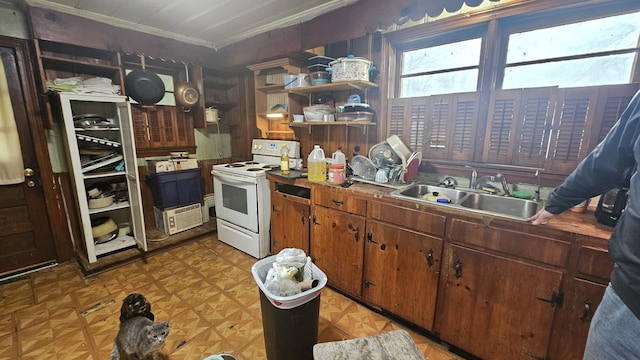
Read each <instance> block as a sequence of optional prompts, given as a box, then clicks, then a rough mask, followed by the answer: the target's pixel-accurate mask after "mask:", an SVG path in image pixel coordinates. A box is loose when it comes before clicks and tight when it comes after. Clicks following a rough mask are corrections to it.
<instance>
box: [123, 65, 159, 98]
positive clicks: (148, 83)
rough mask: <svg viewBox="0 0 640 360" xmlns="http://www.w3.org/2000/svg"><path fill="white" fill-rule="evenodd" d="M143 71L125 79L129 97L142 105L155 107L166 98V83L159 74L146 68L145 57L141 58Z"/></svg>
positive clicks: (138, 70) (133, 72)
mask: <svg viewBox="0 0 640 360" xmlns="http://www.w3.org/2000/svg"><path fill="white" fill-rule="evenodd" d="M140 59H141V63H142V69H136V70H133V71H132V72H130V73H129V74H127V76H126V77H125V78H124V85H125V89H126V91H127V95H129V97H131V98H132V99H133V100H135V101H137V102H138V103H140V104H142V105H153V104H155V103H157V102H158V101H160V100H162V98H163V97H164V83H163V82H162V79H160V77H159V76H158V74H156V73H154V72H152V71H149V70H146V69H145V68H144V55H141V56H140Z"/></svg>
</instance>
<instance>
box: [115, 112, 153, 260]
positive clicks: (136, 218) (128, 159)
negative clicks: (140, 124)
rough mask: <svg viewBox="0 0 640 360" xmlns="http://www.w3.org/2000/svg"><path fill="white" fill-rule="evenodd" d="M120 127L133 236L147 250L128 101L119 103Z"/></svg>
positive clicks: (140, 246)
mask: <svg viewBox="0 0 640 360" xmlns="http://www.w3.org/2000/svg"><path fill="white" fill-rule="evenodd" d="M118 114H119V117H120V129H121V131H122V155H123V157H124V165H125V173H126V179H127V189H128V190H129V204H130V206H131V222H132V223H133V224H132V225H133V237H134V239H135V240H136V243H137V244H138V247H139V248H141V249H142V250H144V251H147V250H148V248H147V237H146V232H145V228H144V215H143V211H142V196H141V195H140V176H139V174H138V164H137V160H136V151H135V145H134V141H133V124H132V122H131V111H130V107H129V104H128V103H126V102H122V103H118Z"/></svg>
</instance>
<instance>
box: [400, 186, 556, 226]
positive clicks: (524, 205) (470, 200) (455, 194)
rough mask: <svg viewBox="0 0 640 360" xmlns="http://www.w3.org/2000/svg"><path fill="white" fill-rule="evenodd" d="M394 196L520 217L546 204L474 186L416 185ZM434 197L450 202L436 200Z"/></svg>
mask: <svg viewBox="0 0 640 360" xmlns="http://www.w3.org/2000/svg"><path fill="white" fill-rule="evenodd" d="M434 195H435V196H434ZM391 196H393V197H396V198H401V199H407V200H412V201H417V202H421V203H427V204H438V205H443V206H450V207H454V208H458V209H460V210H468V211H472V212H478V213H484V214H488V215H497V216H503V217H508V218H511V219H516V220H526V219H528V218H529V217H531V216H533V215H535V214H536V213H537V212H538V210H540V209H542V207H543V206H544V205H543V203H542V201H533V200H526V199H519V198H514V197H506V196H499V195H493V194H488V193H485V192H483V191H480V190H474V189H465V188H458V189H454V188H445V187H439V186H433V185H426V184H413V185H409V186H407V187H404V188H400V189H398V190H395V191H394V192H392V193H391ZM434 197H437V198H440V199H446V200H447V201H445V202H441V201H434ZM449 200H450V201H449Z"/></svg>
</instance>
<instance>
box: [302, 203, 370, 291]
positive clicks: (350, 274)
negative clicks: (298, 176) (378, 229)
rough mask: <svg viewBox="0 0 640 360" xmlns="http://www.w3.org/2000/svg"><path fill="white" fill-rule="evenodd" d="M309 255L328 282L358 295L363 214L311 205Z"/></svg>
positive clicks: (360, 278)
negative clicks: (312, 206)
mask: <svg viewBox="0 0 640 360" xmlns="http://www.w3.org/2000/svg"><path fill="white" fill-rule="evenodd" d="M312 213H313V215H312V221H311V251H310V253H311V258H312V259H313V262H314V263H315V264H316V265H317V266H318V267H319V268H320V269H321V270H322V271H323V272H324V273H325V274H326V275H327V278H328V284H329V285H331V286H333V287H336V288H338V289H340V290H342V291H344V292H346V293H348V294H350V295H353V296H356V297H360V295H361V291H362V268H363V262H364V242H365V234H366V232H365V218H364V216H360V215H355V214H349V213H346V212H344V211H340V210H334V209H329V208H325V207H322V206H314V208H313V211H312Z"/></svg>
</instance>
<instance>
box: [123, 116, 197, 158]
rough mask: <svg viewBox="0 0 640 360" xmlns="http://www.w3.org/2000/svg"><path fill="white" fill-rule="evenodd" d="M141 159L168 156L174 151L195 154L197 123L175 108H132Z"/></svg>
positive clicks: (137, 149)
mask: <svg viewBox="0 0 640 360" xmlns="http://www.w3.org/2000/svg"><path fill="white" fill-rule="evenodd" d="M131 121H132V123H133V131H134V138H135V141H136V152H137V154H138V157H144V156H155V155H166V154H168V153H169V152H171V151H189V152H190V153H195V149H196V148H195V139H194V134H193V120H192V117H191V115H190V114H189V113H185V112H183V111H176V108H175V107H174V106H160V105H156V106H152V107H145V106H140V105H132V106H131Z"/></svg>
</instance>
